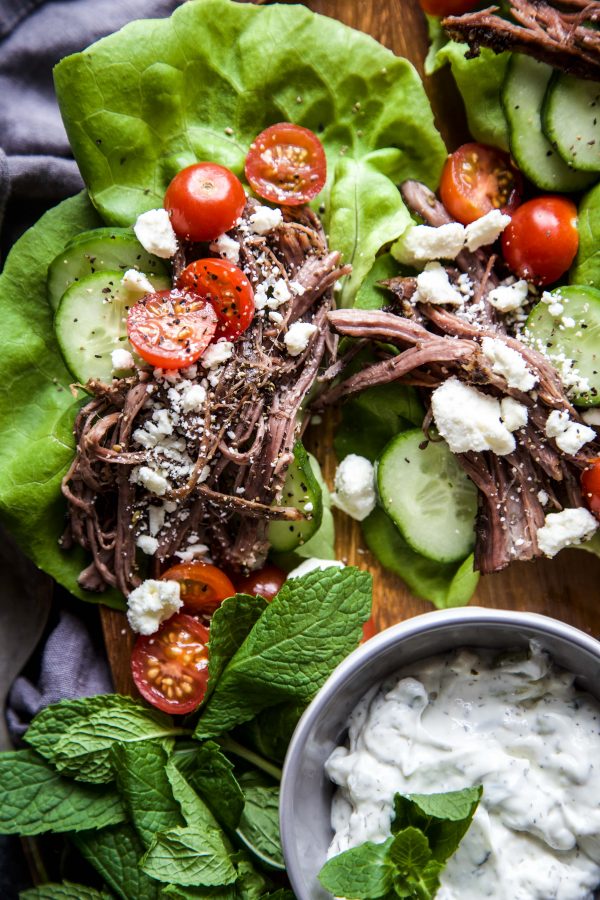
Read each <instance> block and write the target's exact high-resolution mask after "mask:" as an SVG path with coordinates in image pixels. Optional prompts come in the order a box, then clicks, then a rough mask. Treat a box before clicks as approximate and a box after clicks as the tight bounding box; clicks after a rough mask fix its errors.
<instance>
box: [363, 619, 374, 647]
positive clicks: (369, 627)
mask: <svg viewBox="0 0 600 900" xmlns="http://www.w3.org/2000/svg"><path fill="white" fill-rule="evenodd" d="M376 634H377V626H376V625H375V619H374V618H373V616H371V618H370V619H367V621H366V622H365V624H364V625H363V636H362V639H361V644H364V643H366V642H367V641H370V640H371V638H372V637H375V635H376Z"/></svg>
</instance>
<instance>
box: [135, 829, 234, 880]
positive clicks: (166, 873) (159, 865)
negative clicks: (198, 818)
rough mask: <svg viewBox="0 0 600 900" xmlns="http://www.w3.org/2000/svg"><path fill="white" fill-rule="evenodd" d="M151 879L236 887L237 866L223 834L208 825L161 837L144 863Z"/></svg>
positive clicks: (142, 867)
mask: <svg viewBox="0 0 600 900" xmlns="http://www.w3.org/2000/svg"><path fill="white" fill-rule="evenodd" d="M140 866H141V869H142V871H143V872H145V873H146V874H147V875H149V876H150V877H151V878H156V879H157V880H158V881H163V882H166V883H173V884H182V885H184V886H187V885H189V886H191V887H195V886H198V887H204V886H205V887H211V886H214V885H227V884H233V882H234V881H235V880H236V877H237V873H236V870H235V868H234V867H233V865H232V863H231V860H230V859H229V854H228V852H227V849H226V848H225V845H224V843H223V839H222V837H221V832H220V831H217V830H216V829H213V828H210V827H208V826H206V825H202V826H201V827H194V826H188V827H187V828H172V829H170V830H169V831H165V832H162V833H161V834H157V835H156V837H155V839H154V841H153V843H152V845H151V846H150V849H149V850H148V851H147V853H146V854H145V855H144V857H143V858H142V860H141V863H140Z"/></svg>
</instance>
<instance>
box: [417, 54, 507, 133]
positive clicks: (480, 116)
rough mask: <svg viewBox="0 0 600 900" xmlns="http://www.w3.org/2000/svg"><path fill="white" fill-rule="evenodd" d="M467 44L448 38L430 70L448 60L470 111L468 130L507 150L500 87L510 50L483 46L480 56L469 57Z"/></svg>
mask: <svg viewBox="0 0 600 900" xmlns="http://www.w3.org/2000/svg"><path fill="white" fill-rule="evenodd" d="M468 49H469V46H468V44H462V43H461V44H459V43H457V42H456V41H448V43H447V44H443V46H441V47H440V49H439V50H438V52H437V53H436V54H435V58H434V60H430V65H429V73H431V71H435V70H436V69H438V68H440V67H441V66H442V65H444V64H445V63H447V62H449V63H450V66H451V68H452V74H453V76H454V80H455V81H456V85H457V87H458V90H459V91H460V93H461V96H462V98H463V101H464V104H465V111H466V113H467V122H468V124H469V131H470V132H471V134H472V135H473V137H474V139H475V140H476V141H481V142H482V143H483V144H491V145H492V146H493V147H500V148H501V149H502V150H508V149H509V144H508V126H507V124H506V119H505V117H504V112H503V110H502V105H501V103H500V89H501V87H502V83H503V81H504V76H505V74H506V67H507V65H508V60H509V59H510V53H499V54H496V53H494V51H493V50H489V49H488V48H487V47H482V48H481V51H480V54H479V56H475V57H474V58H473V59H467V57H466V56H465V53H466V52H467V51H468Z"/></svg>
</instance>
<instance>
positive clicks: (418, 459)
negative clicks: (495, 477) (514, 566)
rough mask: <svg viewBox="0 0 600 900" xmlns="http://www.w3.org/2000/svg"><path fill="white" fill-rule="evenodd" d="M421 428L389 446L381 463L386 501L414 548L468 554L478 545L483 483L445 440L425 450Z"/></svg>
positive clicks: (442, 556) (447, 555)
mask: <svg viewBox="0 0 600 900" xmlns="http://www.w3.org/2000/svg"><path fill="white" fill-rule="evenodd" d="M423 440H424V438H423V432H422V431H421V429H420V428H415V429H411V430H410V431H404V432H402V434H399V435H397V436H396V437H395V438H393V439H392V440H391V441H390V443H389V444H388V445H387V447H386V448H385V449H384V450H383V453H382V454H381V457H380V458H379V465H378V467H377V487H378V489H379V498H380V500H381V504H382V506H383V508H384V509H385V511H386V513H387V514H388V516H389V517H390V518H391V519H392V521H393V522H394V523H395V525H396V526H397V527H398V529H399V530H400V532H401V534H402V536H403V537H404V539H405V540H406V542H407V544H409V545H410V546H411V547H412V548H413V550H416V551H417V553H421V554H422V555H423V556H426V557H427V558H428V559H433V560H435V561H436V562H455V561H457V560H460V559H464V558H465V557H466V556H468V554H469V553H470V552H471V550H472V549H473V546H474V544H475V529H474V526H475V515H476V513H477V488H476V487H475V485H474V484H473V483H472V482H471V481H470V480H469V479H468V478H467V476H466V475H465V473H464V472H463V470H462V469H461V467H460V465H459V464H458V460H457V459H456V457H455V456H454V454H453V453H451V452H450V450H449V449H448V445H447V444H446V443H445V442H440V443H435V444H434V443H431V442H430V443H429V444H427V446H426V447H425V449H424V450H422V449H421V448H420V445H421V444H422V443H423Z"/></svg>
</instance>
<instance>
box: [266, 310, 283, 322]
mask: <svg viewBox="0 0 600 900" xmlns="http://www.w3.org/2000/svg"><path fill="white" fill-rule="evenodd" d="M269 319H270V321H271V322H274V323H275V325H281V323H282V322H283V316H282V315H281V313H278V312H270V313H269Z"/></svg>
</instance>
